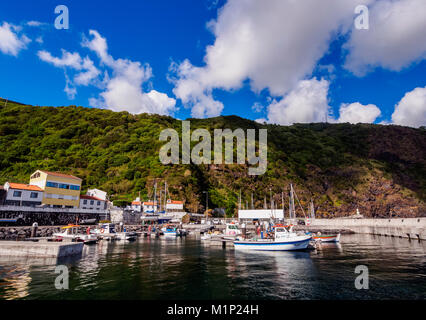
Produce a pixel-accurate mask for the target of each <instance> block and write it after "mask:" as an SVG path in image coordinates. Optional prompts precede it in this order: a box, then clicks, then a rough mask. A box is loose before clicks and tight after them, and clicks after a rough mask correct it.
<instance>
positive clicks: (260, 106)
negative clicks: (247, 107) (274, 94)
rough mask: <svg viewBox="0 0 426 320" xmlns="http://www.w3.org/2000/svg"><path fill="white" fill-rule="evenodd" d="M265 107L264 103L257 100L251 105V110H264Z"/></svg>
mask: <svg viewBox="0 0 426 320" xmlns="http://www.w3.org/2000/svg"><path fill="white" fill-rule="evenodd" d="M263 109H264V107H263V106H262V104H260V103H259V102H255V103H254V104H253V105H252V106H251V110H253V112H262V111H263Z"/></svg>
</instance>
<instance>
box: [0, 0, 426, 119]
mask: <svg viewBox="0 0 426 320" xmlns="http://www.w3.org/2000/svg"><path fill="white" fill-rule="evenodd" d="M291 3H292V2H291V1H287V0H279V1H278V0H271V1H270V2H268V4H266V3H264V5H261V4H260V5H259V1H258V2H257V3H256V1H254V0H248V1H243V0H228V1H225V0H222V1H220V0H219V1H215V0H200V1H190V0H182V1H166V0H157V1H129V0H121V1H119V2H115V3H110V2H106V1H97V0H95V1H62V2H61V3H60V4H64V5H66V6H67V7H68V9H69V23H70V26H69V29H68V30H57V29H55V27H54V21H55V19H56V17H57V16H58V15H57V14H55V13H54V9H55V7H56V6H57V5H58V4H59V3H58V2H57V1H21V0H17V1H14V2H12V1H2V2H1V3H0V27H1V29H0V65H1V70H2V71H1V74H2V77H0V96H1V97H3V98H8V99H11V100H16V101H20V102H24V103H29V104H34V105H54V106H61V105H82V106H87V107H103V108H109V109H112V110H116V111H121V110H127V111H129V112H132V113H139V112H152V113H161V114H169V115H172V116H174V117H176V118H179V119H185V118H188V117H191V116H193V117H211V116H216V115H231V114H236V115H239V116H242V117H245V118H249V119H253V120H256V119H258V120H259V121H261V122H263V121H266V122H271V123H279V124H284V125H286V124H291V123H294V122H318V121H323V120H324V119H325V117H326V115H327V114H328V121H330V122H346V121H349V122H353V123H357V122H374V123H396V124H402V125H409V126H413V127H418V126H420V125H425V124H426V120H425V119H426V77H425V74H426V61H425V58H426V31H425V30H426V22H425V20H426V19H424V14H425V13H426V6H425V1H422V0H392V1H391V0H359V1H355V0H347V1H345V4H340V3H339V2H338V0H326V1H324V2H323V3H322V6H321V5H320V6H319V7H318V2H315V1H313V0H303V1H299V2H298V4H296V5H292V4H291ZM363 3H364V4H365V5H366V6H367V7H368V9H369V13H368V17H369V29H368V30H358V29H356V28H355V27H354V24H353V23H354V19H356V17H357V16H358V15H357V14H355V13H354V8H355V7H356V6H357V5H358V4H363ZM327 5H329V7H327ZM414 8H416V9H414ZM395 9H397V10H395ZM399 9H404V10H399ZM386 10H387V11H388V12H389V14H390V16H389V14H388V15H387V18H384V17H386V14H383V13H386ZM422 10H423V11H422ZM419 12H420V13H419ZM422 12H423V13H422ZM30 21H32V22H33V23H32V25H28V22H30ZM34 22H37V23H34ZM30 24H31V23H30ZM91 30H92V31H95V33H92V32H91ZM102 41H104V42H105V43H106V45H107V48H106V51H102V47H100V46H99V45H100V44H101V43H102ZM83 43H85V44H84V45H83ZM64 52H65V55H64ZM67 53H69V54H74V56H73V57H74V58H75V59H74V60H72V62H71V60H66V58H67V57H68V58H70V57H71V56H67ZM85 58H88V59H89V60H90V63H92V64H93V68H92V69H90V70H92V71H93V72H95V73H94V74H91V75H90V76H89V74H87V76H88V77H89V80H87V81H80V82H79V81H78V80H77V79H76V78H77V77H78V76H79V75H80V74H81V73H83V72H86V71H88V70H89V69H87V68H86V65H83V63H84V59H85ZM86 62H87V61H86ZM105 75H107V76H105ZM67 79H68V80H67ZM65 87H67V88H68V89H69V91H68V94H67V92H65V90H64V89H65ZM253 106H256V107H253Z"/></svg>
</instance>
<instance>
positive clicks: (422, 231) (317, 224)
mask: <svg viewBox="0 0 426 320" xmlns="http://www.w3.org/2000/svg"><path fill="white" fill-rule="evenodd" d="M310 228H317V229H322V230H336V229H347V230H351V231H353V232H355V233H364V234H375V235H381V236H390V237H401V238H408V239H414V240H426V218H404V219H401V218H393V219H344V218H341V219H315V220H313V221H312V223H311V226H310Z"/></svg>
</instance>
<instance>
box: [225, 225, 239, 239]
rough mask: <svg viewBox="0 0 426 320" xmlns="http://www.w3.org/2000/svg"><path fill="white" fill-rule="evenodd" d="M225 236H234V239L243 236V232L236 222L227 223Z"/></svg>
mask: <svg viewBox="0 0 426 320" xmlns="http://www.w3.org/2000/svg"><path fill="white" fill-rule="evenodd" d="M224 235H225V236H232V237H237V236H239V235H241V230H240V228H239V224H238V223H236V222H230V223H227V224H226V228H225V232H224Z"/></svg>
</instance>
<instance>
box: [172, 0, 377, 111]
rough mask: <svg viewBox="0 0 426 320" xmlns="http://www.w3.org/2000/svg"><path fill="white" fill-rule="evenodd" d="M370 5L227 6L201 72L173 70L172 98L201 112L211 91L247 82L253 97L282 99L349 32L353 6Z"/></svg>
mask: <svg viewBox="0 0 426 320" xmlns="http://www.w3.org/2000/svg"><path fill="white" fill-rule="evenodd" d="M369 2H371V1H369V0H345V1H341V0H322V1H317V0H305V1H303V2H301V1H297V2H296V1H293V0H268V1H257V0H229V1H228V2H227V3H226V5H225V6H224V7H223V8H222V9H221V10H220V11H219V15H218V19H217V21H213V22H211V23H209V27H210V29H211V30H212V31H213V33H214V35H215V38H216V39H215V42H214V44H213V45H211V46H208V47H207V48H206V56H205V57H204V61H205V66H204V67H196V66H193V65H192V64H191V63H190V62H189V61H188V60H185V61H184V62H182V63H181V64H180V65H179V67H178V68H174V71H175V73H176V76H177V78H176V79H174V83H175V89H174V90H173V92H174V94H175V95H176V97H177V98H179V99H181V100H182V103H183V104H184V105H186V106H188V107H192V108H193V109H194V108H198V109H200V110H201V109H203V108H202V107H199V103H201V102H202V101H204V100H207V101H208V102H209V103H210V105H212V104H213V103H214V102H215V101H214V100H213V96H212V90H213V89H215V88H219V89H223V90H236V89H239V88H240V87H241V86H242V84H243V81H245V80H246V79H249V81H250V85H251V87H252V90H253V91H255V92H259V91H261V90H263V89H265V88H267V89H268V90H269V91H270V93H271V94H272V95H273V96H283V95H285V94H286V93H287V92H288V91H290V90H291V89H293V88H294V87H295V86H296V85H297V84H298V81H300V80H302V79H304V78H305V77H309V76H310V75H311V73H312V71H313V70H314V68H315V66H316V63H317V62H318V60H319V59H320V58H321V57H322V56H323V55H324V53H325V52H326V51H327V49H328V47H329V42H330V41H331V39H332V38H333V36H334V35H335V34H337V33H338V32H339V31H340V30H342V29H343V30H349V27H350V24H351V23H352V22H353V17H354V13H353V12H354V8H355V7H356V5H358V4H363V3H369ZM284 35H285V36H284ZM222 108H223V105H222V104H221V103H220V102H217V101H216V102H215V107H213V108H212V107H210V108H209V110H211V111H212V112H213V111H214V113H215V114H218V113H219V112H220V111H221V110H222ZM196 113H202V114H207V113H206V112H198V111H197V112H196Z"/></svg>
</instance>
